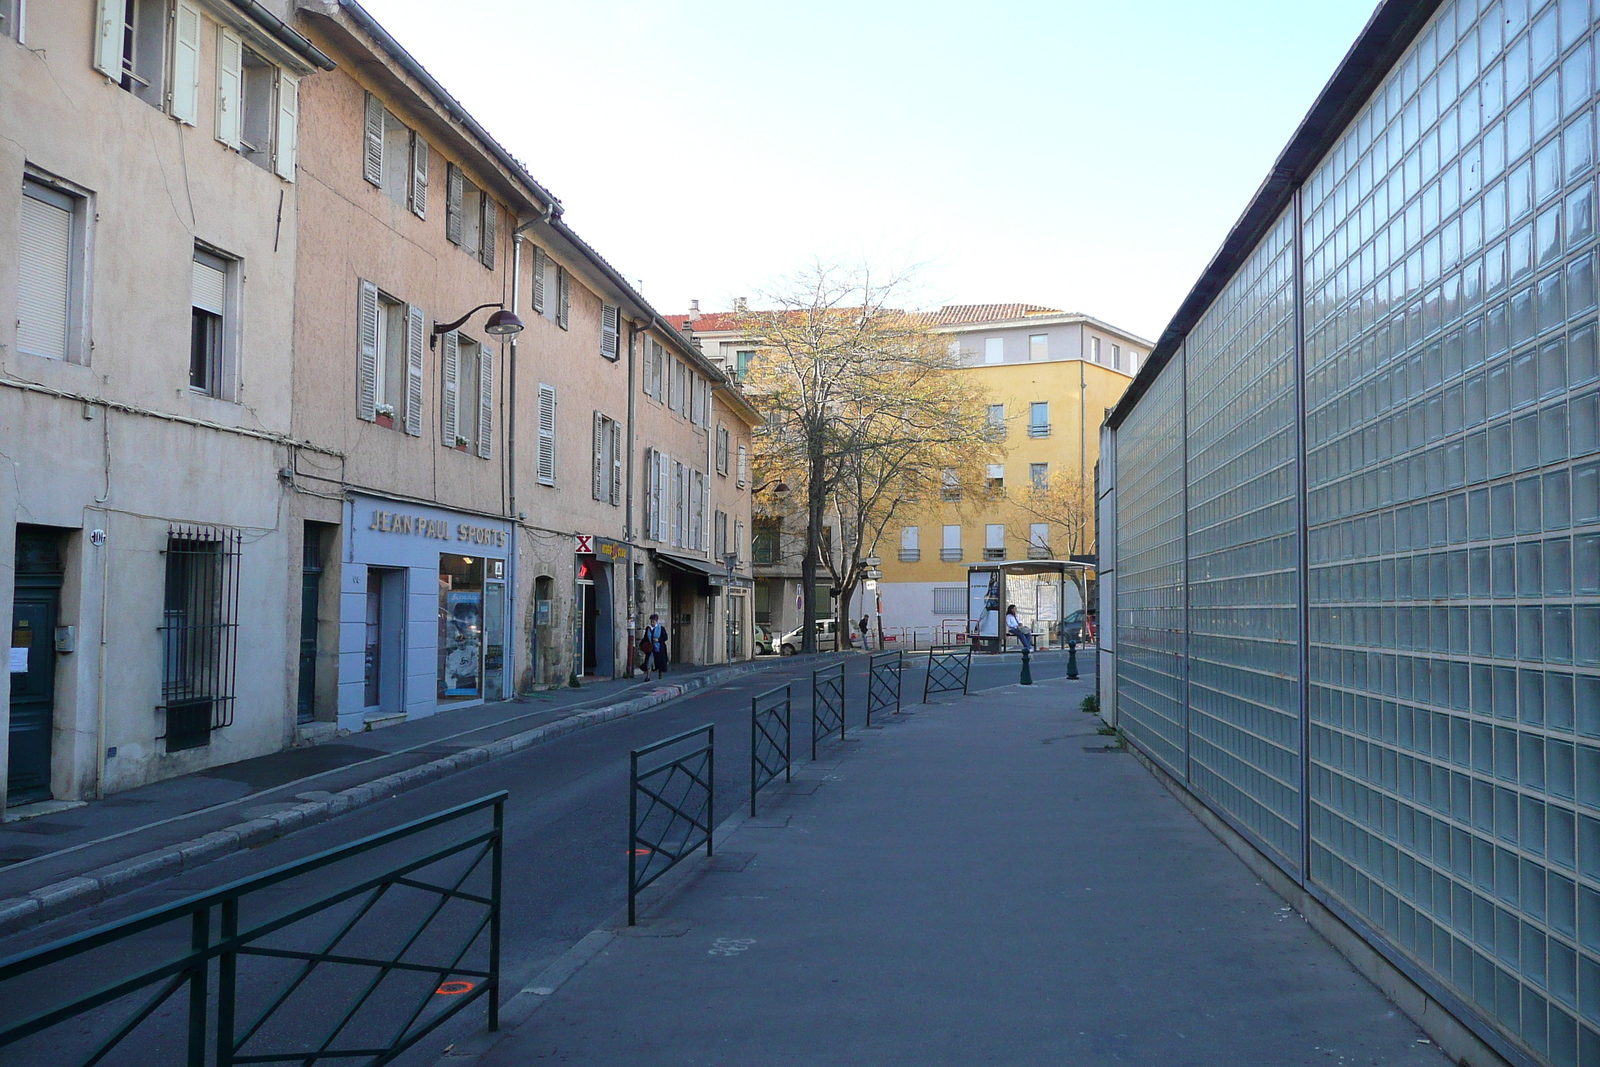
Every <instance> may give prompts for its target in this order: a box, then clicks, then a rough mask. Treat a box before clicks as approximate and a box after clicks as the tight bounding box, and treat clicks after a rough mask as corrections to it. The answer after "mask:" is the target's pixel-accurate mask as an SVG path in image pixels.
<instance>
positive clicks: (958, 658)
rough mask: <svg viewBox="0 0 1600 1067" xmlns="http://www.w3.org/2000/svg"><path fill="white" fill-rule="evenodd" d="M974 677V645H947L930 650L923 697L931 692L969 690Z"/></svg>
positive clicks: (963, 693)
mask: <svg viewBox="0 0 1600 1067" xmlns="http://www.w3.org/2000/svg"><path fill="white" fill-rule="evenodd" d="M971 678H972V646H971V645H946V646H944V647H942V648H935V649H930V650H929V652H928V673H927V676H926V677H924V678H923V680H922V699H923V700H924V701H926V700H927V699H928V697H929V695H930V694H934V693H955V692H960V693H961V694H962V695H963V696H965V695H966V692H967V684H968V682H969V681H970V680H971Z"/></svg>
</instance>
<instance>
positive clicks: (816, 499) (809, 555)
mask: <svg viewBox="0 0 1600 1067" xmlns="http://www.w3.org/2000/svg"><path fill="white" fill-rule="evenodd" d="M815 436H819V435H814V437H815ZM809 461H810V472H809V474H810V476H809V477H808V478H807V479H806V554H805V557H804V559H802V560H801V561H800V583H801V587H802V588H801V590H800V595H801V602H802V603H803V604H804V605H805V609H804V611H802V612H801V618H800V627H801V630H800V651H801V652H815V651H816V650H817V605H816V595H817V551H818V549H819V548H820V547H821V545H822V515H823V507H824V505H825V504H826V503H827V497H826V493H825V488H824V486H823V478H824V476H825V474H826V470H825V468H824V458H823V454H822V443H821V441H820V440H816V441H815V442H814V443H813V445H812V448H811V455H810V457H809Z"/></svg>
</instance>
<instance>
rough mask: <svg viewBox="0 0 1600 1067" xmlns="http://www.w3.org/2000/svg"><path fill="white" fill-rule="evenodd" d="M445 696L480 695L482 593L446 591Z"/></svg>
mask: <svg viewBox="0 0 1600 1067" xmlns="http://www.w3.org/2000/svg"><path fill="white" fill-rule="evenodd" d="M445 606H446V608H447V609H448V611H449V613H450V614H449V617H448V618H447V619H446V620H445V626H446V630H445V646H444V695H445V696H447V697H475V696H478V695H479V694H480V689H479V676H480V674H481V672H482V668H483V645H482V642H481V640H480V638H481V635H482V632H483V594H482V593H481V592H477V591H475V590H465V589H453V590H451V591H450V592H449V593H447V594H446V597H445Z"/></svg>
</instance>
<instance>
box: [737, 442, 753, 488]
mask: <svg viewBox="0 0 1600 1067" xmlns="http://www.w3.org/2000/svg"><path fill="white" fill-rule="evenodd" d="M749 480H750V452H749V450H748V449H746V448H745V446H744V445H740V446H739V488H740V489H743V488H744V485H745V482H747V481H749Z"/></svg>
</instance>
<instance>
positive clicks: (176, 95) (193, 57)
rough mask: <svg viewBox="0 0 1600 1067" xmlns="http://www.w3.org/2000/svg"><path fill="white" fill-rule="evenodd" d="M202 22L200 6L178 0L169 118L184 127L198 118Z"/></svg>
mask: <svg viewBox="0 0 1600 1067" xmlns="http://www.w3.org/2000/svg"><path fill="white" fill-rule="evenodd" d="M3 7H4V5H0V9H3ZM202 24H203V20H202V19H201V17H200V9H199V8H197V7H195V6H194V5H193V4H189V3H184V2H183V0H179V3H178V7H177V13H176V18H175V19H174V20H173V30H172V45H173V47H172V117H173V118H175V119H177V120H178V121H179V122H181V123H183V124H184V125H186V126H193V125H194V124H195V123H196V122H198V121H199V120H200V30H201V27H202Z"/></svg>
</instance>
